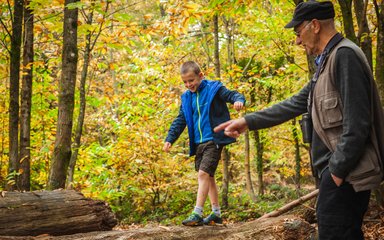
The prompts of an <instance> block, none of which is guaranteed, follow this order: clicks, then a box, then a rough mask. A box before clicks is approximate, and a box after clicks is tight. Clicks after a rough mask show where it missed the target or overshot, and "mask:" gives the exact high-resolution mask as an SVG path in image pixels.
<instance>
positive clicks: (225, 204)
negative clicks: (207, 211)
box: [221, 147, 231, 208]
mask: <svg viewBox="0 0 384 240" xmlns="http://www.w3.org/2000/svg"><path fill="white" fill-rule="evenodd" d="M230 157H231V155H230V154H229V151H228V148H226V147H223V152H222V154H221V158H222V159H223V187H222V191H221V202H222V203H221V205H222V206H223V208H228V206H229V204H228V192H229V159H230Z"/></svg>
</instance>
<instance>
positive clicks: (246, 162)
mask: <svg viewBox="0 0 384 240" xmlns="http://www.w3.org/2000/svg"><path fill="white" fill-rule="evenodd" d="M244 142H245V149H244V151H245V154H244V155H245V156H244V158H245V159H244V171H245V179H246V182H245V185H246V189H247V193H248V195H249V197H250V198H251V199H252V201H256V195H255V191H254V190H253V185H252V178H251V164H250V156H249V152H250V147H249V145H250V144H249V131H248V130H247V131H246V132H245V134H244Z"/></svg>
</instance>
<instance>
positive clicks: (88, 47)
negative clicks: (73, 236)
mask: <svg viewBox="0 0 384 240" xmlns="http://www.w3.org/2000/svg"><path fill="white" fill-rule="evenodd" d="M109 3H110V2H107V4H106V7H105V13H106V12H107V11H108V7H109ZM91 4H92V10H91V11H90V13H89V14H88V16H87V19H86V22H87V24H89V25H91V24H92V23H93V7H94V5H95V1H92V3H91ZM104 16H105V15H104ZM104 16H103V17H104ZM101 29H102V24H101V25H100V27H99V32H98V34H97V36H96V37H95V39H94V40H93V43H92V41H91V38H92V34H91V33H90V32H89V33H88V34H87V35H86V37H85V41H86V45H85V50H84V60H83V62H84V64H83V68H82V71H81V79H80V87H79V92H80V108H79V114H78V118H77V125H76V128H75V131H76V132H75V142H74V147H73V154H72V155H71V159H70V161H69V168H68V179H67V188H68V189H71V188H72V183H73V175H74V172H75V166H76V162H77V156H78V154H79V148H80V146H81V136H82V134H83V125H84V118H85V109H86V99H85V85H86V81H87V75H88V67H89V62H90V55H91V51H92V49H93V46H94V44H95V43H96V41H97V39H98V36H99V35H100V33H101Z"/></svg>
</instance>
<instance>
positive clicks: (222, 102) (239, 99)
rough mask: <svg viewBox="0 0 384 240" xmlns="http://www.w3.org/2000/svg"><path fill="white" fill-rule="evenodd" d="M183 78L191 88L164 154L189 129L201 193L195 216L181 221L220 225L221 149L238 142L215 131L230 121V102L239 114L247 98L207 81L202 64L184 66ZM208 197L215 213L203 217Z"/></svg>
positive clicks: (186, 93) (166, 142) (168, 138)
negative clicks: (217, 178)
mask: <svg viewBox="0 0 384 240" xmlns="http://www.w3.org/2000/svg"><path fill="white" fill-rule="evenodd" d="M181 79H182V80H183V82H184V85H185V87H186V88H187V89H188V90H187V91H185V92H184V93H183V94H182V96H181V106H180V111H179V115H178V116H177V117H176V119H175V120H174V121H173V122H172V125H171V127H170V129H169V132H168V136H167V138H166V139H165V143H164V151H166V152H169V149H170V148H171V146H172V144H173V143H174V142H175V141H176V140H177V139H178V138H179V136H180V134H181V133H182V132H183V131H184V129H185V127H186V126H188V134H189V145H190V156H193V155H196V157H195V169H196V171H198V184H199V186H198V191H197V199H196V206H195V209H194V210H193V212H192V214H191V215H190V216H189V217H188V218H187V219H186V220H184V221H183V222H182V224H183V225H185V226H201V225H203V224H206V225H215V224H221V223H222V218H221V212H220V206H219V196H218V190H217V186H216V182H215V178H214V174H215V171H216V169H217V166H218V163H219V160H220V155H221V150H222V149H223V146H224V145H227V144H230V143H232V142H234V141H235V139H234V138H231V137H228V136H226V135H224V132H223V131H222V132H219V133H214V132H213V128H214V127H216V126H217V125H219V124H221V123H223V122H225V121H228V120H229V119H230V116H229V111H228V108H227V104H226V103H227V102H230V103H232V104H233V105H234V108H235V109H236V110H237V111H239V110H240V109H242V107H243V105H244V103H245V98H244V96H243V95H241V94H240V93H238V92H236V91H230V90H228V89H227V88H225V87H224V86H223V84H222V83H221V82H219V81H210V80H206V79H204V75H203V73H202V72H201V70H200V67H199V65H198V64H197V63H196V62H194V61H188V62H185V63H183V64H182V66H181ZM207 195H208V196H209V199H210V201H211V206H212V213H211V214H210V215H209V216H208V217H206V218H204V219H203V218H202V215H203V206H204V202H205V200H206V198H207Z"/></svg>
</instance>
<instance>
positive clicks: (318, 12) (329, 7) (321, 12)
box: [285, 1, 335, 28]
mask: <svg viewBox="0 0 384 240" xmlns="http://www.w3.org/2000/svg"><path fill="white" fill-rule="evenodd" d="M334 17H335V10H334V9H333V4H332V2H329V1H327V2H317V1H308V2H301V3H299V4H298V5H297V6H296V8H295V12H294V13H293V19H292V20H291V21H290V22H289V23H288V24H287V25H285V28H293V27H296V26H297V25H299V24H300V23H302V22H304V21H306V20H312V19H318V20H323V19H329V18H334Z"/></svg>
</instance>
